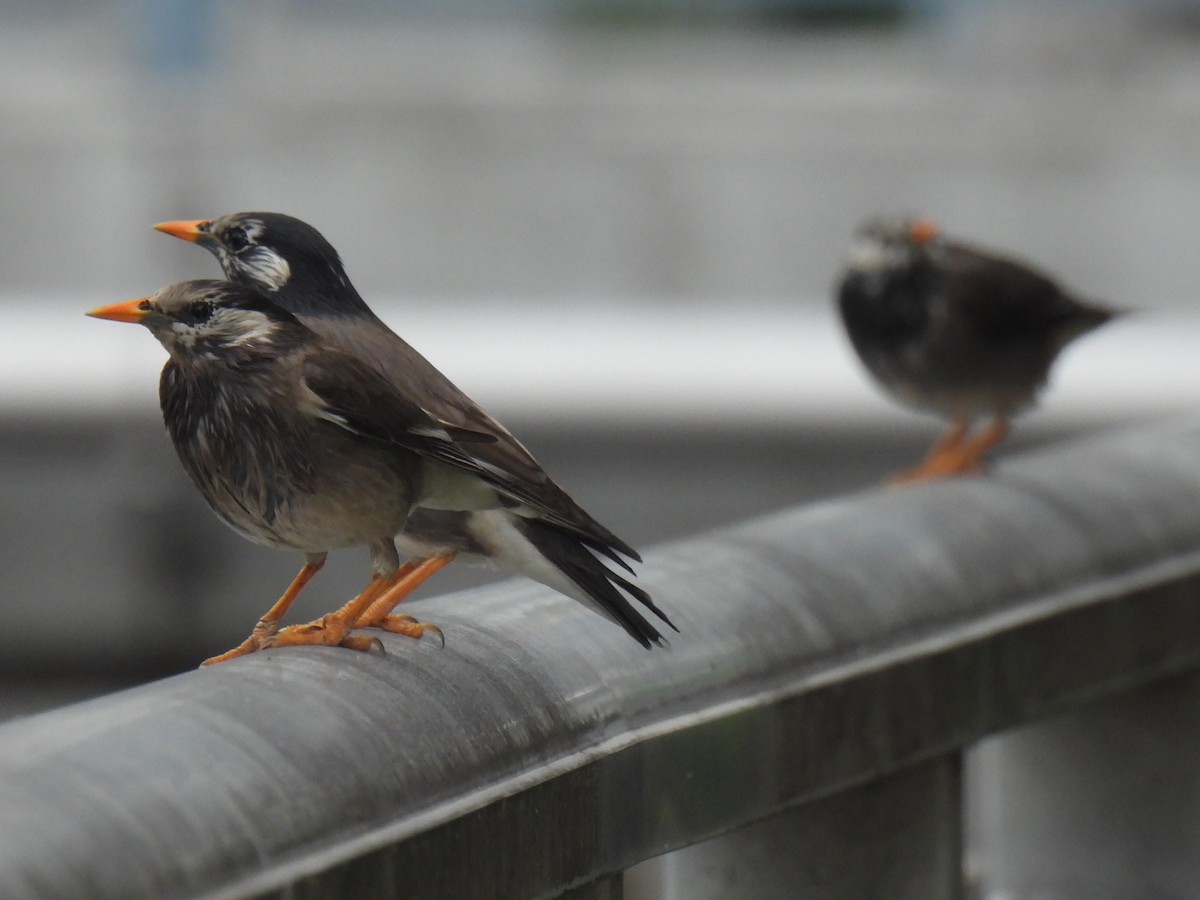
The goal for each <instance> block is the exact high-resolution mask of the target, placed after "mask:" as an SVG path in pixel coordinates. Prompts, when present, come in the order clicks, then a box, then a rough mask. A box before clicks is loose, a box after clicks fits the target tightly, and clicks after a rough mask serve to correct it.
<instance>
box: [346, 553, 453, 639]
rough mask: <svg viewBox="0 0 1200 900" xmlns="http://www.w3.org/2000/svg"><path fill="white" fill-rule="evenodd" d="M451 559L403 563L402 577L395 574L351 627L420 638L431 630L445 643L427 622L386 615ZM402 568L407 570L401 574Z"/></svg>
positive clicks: (448, 556) (429, 559) (436, 628)
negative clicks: (379, 629)
mask: <svg viewBox="0 0 1200 900" xmlns="http://www.w3.org/2000/svg"><path fill="white" fill-rule="evenodd" d="M453 559H454V554H453V553H450V554H447V555H446V556H431V557H429V558H428V559H424V560H422V561H421V562H420V563H418V564H417V565H415V566H414V565H412V563H406V564H405V566H402V567H401V572H402V573H403V574H400V573H397V574H398V575H399V576H400V577H399V578H398V579H397V580H396V581H395V582H394V583H393V584H392V585H391V587H389V588H388V589H387V590H385V591H384V592H383V593H382V594H380V595H379V596H378V597H376V598H375V600H374V602H372V603H371V605H370V606H369V607H368V608H367V610H366V611H365V612H364V613H363V614H362V615H361V616H359V618H358V622H357V624H356V626H355V627H357V628H382V629H384V630H385V631H390V632H392V633H394V634H404V635H407V636H409V637H420V636H421V635H422V634H424V633H425V632H427V631H432V632H435V633H436V634H437V636H438V637H439V638H441V639H442V644H443V646H444V645H445V643H446V639H445V636H444V635H443V634H442V630H441V629H440V628H438V627H437V626H436V625H431V624H430V623H428V622H418V621H417V620H416V619H414V618H413V617H412V616H405V615H390V613H391V611H392V610H393V609H395V608H396V605H397V604H399V603H400V601H401V600H403V599H404V598H405V597H407V596H408V595H409V594H411V593H412V592H413V591H414V590H415V589H416V588H417V586H418V585H420V584H421V583H422V582H424V581H425V580H426V579H427V578H429V576H431V575H432V574H433V573H434V572H436V571H438V570H439V569H441V568H442V567H444V566H446V565H448V564H449V563H450V562H451V561H452V560H453ZM406 568H407V571H405V569H406Z"/></svg>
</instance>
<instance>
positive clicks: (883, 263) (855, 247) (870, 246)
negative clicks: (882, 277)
mask: <svg viewBox="0 0 1200 900" xmlns="http://www.w3.org/2000/svg"><path fill="white" fill-rule="evenodd" d="M846 263H847V265H848V266H849V267H850V268H852V269H855V270H857V271H859V272H864V273H865V272H883V271H885V270H887V269H892V268H896V267H899V266H902V265H904V263H905V251H904V250H903V249H902V248H899V247H894V246H889V245H888V244H885V243H883V242H882V241H879V240H875V239H874V238H869V237H857V238H855V239H854V240H853V241H851V243H850V249H849V251H847V253H846Z"/></svg>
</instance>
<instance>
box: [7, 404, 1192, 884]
mask: <svg viewBox="0 0 1200 900" xmlns="http://www.w3.org/2000/svg"><path fill="white" fill-rule="evenodd" d="M698 489H699V488H698ZM642 581H643V583H644V584H646V586H647V587H648V588H649V589H650V590H651V591H652V592H653V593H654V594H655V596H656V599H658V601H659V602H660V603H661V604H662V606H663V608H664V609H666V610H668V612H669V614H670V615H671V616H672V617H673V618H674V620H675V621H676V623H678V624H679V626H680V628H681V630H682V633H681V634H680V635H678V636H676V637H674V638H673V644H672V646H671V647H670V648H669V649H668V650H665V651H653V652H646V651H643V650H642V649H641V648H639V647H637V646H636V645H635V644H634V643H633V642H632V641H630V640H629V639H628V638H627V637H626V636H625V635H624V634H623V633H622V632H621V631H620V630H619V629H616V628H614V627H612V626H611V625H609V624H608V623H605V622H603V621H602V620H600V619H599V618H597V617H594V616H591V615H590V614H588V613H586V612H585V611H583V610H582V609H581V608H580V607H578V606H577V605H576V604H574V603H571V602H569V601H567V600H564V599H562V598H561V597H559V596H557V595H555V594H553V593H552V592H550V591H548V590H545V589H542V588H540V587H539V586H537V585H532V584H527V583H520V582H510V583H505V584H503V585H500V586H498V587H491V588H487V589H482V590H477V591H472V592H467V593H462V594H457V595H451V596H444V597H439V598H436V599H434V600H431V601H428V602H423V603H421V604H420V612H421V615H422V616H423V617H426V618H429V619H431V620H433V621H436V622H438V623H439V624H440V625H441V626H442V627H443V628H444V629H445V632H446V635H447V645H446V647H445V649H439V648H438V646H437V644H436V642H431V641H420V642H415V641H410V640H404V639H398V638H397V639H393V638H392V637H391V636H385V637H384V643H385V644H386V647H387V653H386V655H365V654H356V653H350V652H346V651H340V650H325V649H307V648H306V649H288V650H284V651H276V652H263V653H259V654H257V655H254V656H251V657H247V658H244V659H240V660H236V661H233V662H230V663H228V664H225V665H221V666H218V667H216V668H214V669H211V670H204V671H197V672H193V673H188V674H185V675H181V676H177V677H174V678H170V679H167V680H165V681H161V682H157V683H154V684H150V685H147V686H144V687H142V688H138V689H134V690H130V691H125V692H123V693H119V694H115V695H112V696H108V697H104V698H101V699H98V700H95V701H91V702H88V703H83V704H80V705H77V706H73V707H69V708H65V709H62V710H58V711H54V712H50V713H46V714H43V715H39V716H35V717H31V718H28V719H25V720H20V721H16V722H12V723H9V724H7V725H5V726H3V727H0V896H4V897H7V898H20V897H83V896H87V897H101V898H121V900H129V898H137V897H155V898H158V897H185V896H212V897H246V896H259V895H262V894H268V895H279V896H284V895H285V894H286V896H288V897H292V898H303V897H325V896H336V895H340V896H374V895H388V894H389V892H390V894H391V895H403V896H409V895H411V896H420V897H454V898H474V897H511V898H518V897H543V896H547V897H548V896H557V895H559V894H561V893H563V892H565V891H568V890H569V889H572V888H574V887H577V886H580V885H588V884H593V883H597V882H600V883H603V879H604V878H605V877H606V876H608V875H611V874H614V873H619V872H621V871H622V870H624V869H625V868H627V867H628V866H630V865H631V864H633V863H635V862H637V861H639V860H643V859H647V858H649V857H652V856H655V855H657V854H661V853H663V852H665V851H668V850H670V849H673V848H678V847H683V846H686V845H690V844H694V843H696V842H698V841H701V840H703V839H706V838H709V837H711V836H714V835H717V834H721V833H724V832H729V831H732V830H734V829H738V828H740V827H742V826H745V825H747V824H749V823H752V822H755V821H757V820H761V819H763V818H764V817H767V816H769V815H772V814H773V813H776V812H778V811H780V810H783V809H785V808H788V807H792V806H795V805H796V804H799V803H802V802H804V801H807V800H810V799H813V798H816V797H822V796H827V795H833V794H836V793H838V792H840V791H844V790H847V789H848V788H850V787H852V786H854V785H857V784H861V783H863V782H865V781H867V780H869V779H872V778H875V777H877V776H880V775H884V774H887V773H892V772H897V771H899V770H901V769H906V768H909V767H913V766H916V765H917V764H918V763H920V762H921V761H923V760H927V759H932V758H935V757H937V756H939V755H941V754H945V753H947V752H950V751H953V750H954V749H956V748H960V747H963V746H965V745H967V744H969V743H971V742H973V741H975V740H977V739H978V738H979V737H981V736H982V735H985V734H988V733H990V732H993V731H996V730H998V729H1002V728H1005V727H1008V726H1011V725H1014V724H1017V723H1021V722H1025V721H1030V720H1032V719H1035V718H1037V717H1040V716H1044V715H1046V714H1047V713H1049V712H1051V711H1054V710H1059V709H1063V708H1065V707H1068V706H1070V705H1072V704H1076V703H1079V702H1082V701H1084V700H1087V699H1090V698H1094V697H1098V696H1101V695H1104V694H1108V693H1113V692H1117V691H1121V690H1124V689H1128V688H1130V687H1132V686H1134V685H1137V684H1140V683H1143V682H1146V681H1148V680H1150V679H1152V678H1155V677H1158V676H1162V675H1164V674H1168V673H1172V672H1177V671H1183V670H1186V669H1190V668H1194V667H1196V666H1197V665H1198V664H1200V603H1198V602H1197V597H1198V594H1200V422H1195V421H1187V422H1176V423H1167V424H1164V425H1157V426H1154V427H1152V428H1145V429H1141V430H1138V431H1133V432H1129V433H1125V434H1120V435H1117V436H1107V437H1103V438H1100V439H1093V440H1088V441H1084V442H1079V443H1074V444H1070V445H1065V446H1062V447H1057V448H1054V449H1051V450H1049V451H1046V452H1041V453H1037V454H1032V455H1028V456H1025V457H1023V458H1019V459H1014V460H1010V461H1006V462H1005V463H1004V464H1003V465H1002V466H1001V467H1000V468H999V471H998V472H997V473H996V474H995V476H993V477H990V478H986V479H964V480H959V481H956V482H953V483H945V484H933V485H929V486H923V487H918V488H912V489H905V490H877V491H870V492H867V493H864V494H861V495H857V496H852V497H848V498H844V499H839V500H836V501H832V502H827V503H822V504H818V505H813V506H808V507H804V508H800V509H794V510H788V511H785V512H782V513H779V514H777V515H774V516H771V517H768V518H763V519H759V520H756V521H752V522H749V523H746V524H742V525H739V526H737V527H733V528H729V529H727V530H722V531H718V532H714V533H711V534H708V535H704V536H702V537H698V538H695V539H692V540H686V541H682V542H679V543H675V544H671V545H668V546H663V547H660V548H657V549H656V550H654V551H653V552H651V553H649V554H648V555H647V561H646V565H645V567H644V569H643V575H642ZM10 625H14V623H10Z"/></svg>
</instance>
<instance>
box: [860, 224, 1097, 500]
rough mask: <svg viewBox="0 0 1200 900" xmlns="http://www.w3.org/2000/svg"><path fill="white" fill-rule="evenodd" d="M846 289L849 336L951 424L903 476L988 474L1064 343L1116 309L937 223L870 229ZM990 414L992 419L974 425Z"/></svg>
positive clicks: (913, 397) (885, 378) (902, 389)
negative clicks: (960, 239)
mask: <svg viewBox="0 0 1200 900" xmlns="http://www.w3.org/2000/svg"><path fill="white" fill-rule="evenodd" d="M837 293H838V297H837V300H838V308H839V311H840V312H841V316H842V322H843V324H844V325H845V327H846V332H847V334H848V335H849V337H850V342H851V344H853V346H854V350H855V352H857V354H858V356H859V358H860V359H861V360H862V362H863V365H865V366H866V368H867V370H868V371H869V372H870V373H871V375H872V376H873V377H874V378H875V380H876V381H877V382H878V383H879V384H880V386H882V387H883V388H884V389H885V390H886V391H888V392H889V393H891V394H892V395H893V396H894V397H896V398H897V399H898V400H900V401H901V402H903V403H906V404H908V405H910V406H914V407H917V408H919V409H924V410H928V411H931V412H934V413H937V414H939V415H941V416H943V417H945V418H947V419H949V420H950V422H951V425H950V427H949V428H948V429H947V430H946V431H945V432H944V433H943V434H942V435H941V437H939V438H938V440H937V441H936V442H935V443H934V445H933V448H932V450H931V451H930V452H929V454H928V455H927V456H926V458H925V459H924V461H922V462H921V463H920V464H919V465H917V466H916V467H915V468H912V469H909V470H908V471H905V472H901V473H900V474H899V475H897V476H896V477H895V479H894V480H895V481H900V482H905V481H918V480H923V479H929V478H938V477H942V476H946V475H957V474H962V473H967V472H978V471H982V469H983V454H984V453H985V452H986V451H987V450H988V448H990V447H992V446H993V445H995V444H996V443H998V442H999V441H1001V440H1003V439H1004V437H1005V436H1006V435H1007V433H1008V428H1009V420H1010V419H1011V418H1012V417H1013V416H1014V415H1015V414H1017V413H1018V412H1020V411H1021V410H1022V409H1024V408H1026V407H1028V406H1030V405H1032V404H1033V403H1034V401H1035V400H1036V398H1037V394H1038V392H1039V391H1040V389H1041V388H1042V387H1043V386H1044V385H1045V383H1046V380H1047V377H1048V376H1049V372H1050V366H1051V365H1052V364H1053V362H1054V360H1055V358H1056V357H1057V356H1058V354H1059V352H1060V351H1061V350H1062V349H1063V347H1065V346H1066V345H1067V344H1069V343H1070V342H1071V341H1072V340H1074V339H1075V338H1077V337H1079V336H1080V335H1082V334H1085V333H1087V332H1089V331H1091V330H1092V329H1094V328H1098V327H1099V326H1101V325H1103V324H1104V323H1105V322H1107V321H1108V320H1109V319H1111V318H1112V317H1113V316H1114V315H1116V312H1115V311H1113V310H1110V309H1105V308H1103V307H1101V306H1098V305H1095V304H1091V303H1085V302H1083V301H1082V300H1079V299H1077V298H1075V297H1073V296H1071V295H1070V294H1068V293H1067V292H1066V291H1064V290H1063V289H1062V288H1061V287H1059V286H1058V284H1056V283H1055V282H1054V281H1053V280H1051V279H1050V278H1049V277H1047V276H1046V275H1043V274H1041V273H1040V272H1037V271H1035V270H1034V269H1031V268H1029V267H1028V266H1025V265H1023V264H1021V263H1019V262H1015V261H1013V260H1011V259H1007V258H1005V257H1002V256H996V255H993V254H990V253H985V252H983V251H981V250H977V249H974V248H972V247H968V246H964V245H962V244H958V243H954V242H951V241H947V240H945V239H944V238H943V237H942V236H941V235H940V234H939V233H938V229H937V227H936V225H934V223H933V222H931V221H930V220H928V219H910V220H875V221H872V222H869V223H867V224H866V225H864V226H863V227H862V228H860V229H859V230H858V232H857V233H856V234H855V236H854V239H853V241H852V243H851V245H850V252H849V255H848V259H847V262H846V268H845V270H844V271H843V272H842V274H841V276H840V279H839V283H838V288H837ZM981 419H990V421H989V422H988V423H987V424H986V425H985V426H983V427H981V428H980V429H978V430H977V431H975V432H972V427H973V426H974V425H975V423H976V422H977V421H978V420H981Z"/></svg>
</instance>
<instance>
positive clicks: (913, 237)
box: [846, 218, 941, 276]
mask: <svg viewBox="0 0 1200 900" xmlns="http://www.w3.org/2000/svg"><path fill="white" fill-rule="evenodd" d="M940 245H941V238H940V237H939V234H938V227H937V225H936V224H935V223H934V222H933V220H932V219H883V218H880V219H872V220H871V221H869V222H867V223H866V224H864V225H862V226H861V227H860V228H859V229H858V230H857V231H856V232H855V233H854V237H853V238H852V239H851V241H850V249H849V252H848V253H847V254H846V268H847V269H848V270H849V271H850V272H853V273H855V274H858V275H863V276H881V275H885V274H887V273H890V272H896V271H900V270H904V269H908V268H909V267H910V266H912V265H913V264H915V263H917V262H920V261H922V260H924V259H927V258H928V257H929V255H930V254H931V253H935V252H937V248H938V247H939V246H940Z"/></svg>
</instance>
